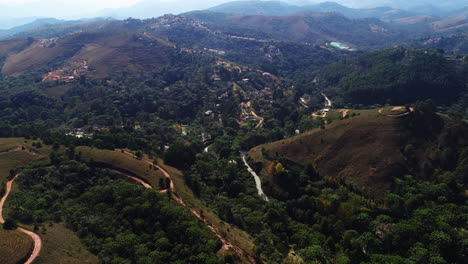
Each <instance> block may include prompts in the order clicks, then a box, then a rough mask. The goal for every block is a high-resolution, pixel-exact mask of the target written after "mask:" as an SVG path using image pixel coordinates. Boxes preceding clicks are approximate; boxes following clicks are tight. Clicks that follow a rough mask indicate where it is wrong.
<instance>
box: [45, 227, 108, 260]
mask: <svg viewBox="0 0 468 264" xmlns="http://www.w3.org/2000/svg"><path fill="white" fill-rule="evenodd" d="M40 235H41V238H42V241H43V244H44V247H43V249H42V251H41V254H40V255H39V257H38V258H37V260H36V263H37V264H82V263H83V264H84V263H88V264H98V263H101V261H100V260H99V259H98V257H96V256H94V255H93V254H92V253H90V252H89V251H88V250H87V249H86V247H85V246H84V245H83V244H82V243H81V241H80V239H79V237H78V236H77V235H76V234H75V233H74V232H73V231H71V230H69V229H67V228H66V227H65V226H63V224H54V225H53V226H47V231H46V232H45V234H42V233H40Z"/></svg>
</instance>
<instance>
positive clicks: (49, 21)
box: [0, 18, 106, 39]
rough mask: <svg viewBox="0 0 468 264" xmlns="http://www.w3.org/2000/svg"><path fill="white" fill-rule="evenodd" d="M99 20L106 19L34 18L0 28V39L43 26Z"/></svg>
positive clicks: (71, 24)
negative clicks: (9, 26) (16, 24)
mask: <svg viewBox="0 0 468 264" xmlns="http://www.w3.org/2000/svg"><path fill="white" fill-rule="evenodd" d="M101 20H106V19H103V18H94V19H82V20H60V19H55V18H40V19H36V20H34V21H32V22H29V23H25V24H23V25H18V26H15V27H12V28H9V29H5V30H0V39H4V38H8V37H13V36H17V35H21V34H25V33H26V32H30V31H36V30H38V29H39V28H42V29H43V30H44V29H45V28H51V27H58V26H61V27H63V26H73V25H75V26H76V25H81V24H85V23H92V22H98V21H101Z"/></svg>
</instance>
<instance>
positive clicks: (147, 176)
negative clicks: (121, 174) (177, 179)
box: [75, 147, 165, 188]
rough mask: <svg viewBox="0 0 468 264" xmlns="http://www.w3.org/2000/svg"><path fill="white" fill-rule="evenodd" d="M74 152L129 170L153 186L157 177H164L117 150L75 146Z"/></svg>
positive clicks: (155, 185)
mask: <svg viewBox="0 0 468 264" xmlns="http://www.w3.org/2000/svg"><path fill="white" fill-rule="evenodd" d="M75 152H76V153H79V152H81V155H82V157H83V158H84V159H86V160H91V159H93V160H94V161H95V162H99V163H105V164H109V165H111V166H112V167H114V168H118V169H123V170H126V171H129V172H131V173H133V174H135V175H137V176H138V177H139V178H142V179H144V180H146V181H147V182H148V183H149V184H150V185H151V186H153V187H155V188H157V187H158V186H159V179H165V177H164V174H163V173H162V172H160V171H158V170H153V169H150V168H149V165H148V164H147V163H146V162H145V161H142V160H137V159H135V158H133V157H131V156H129V155H127V154H125V153H121V152H119V151H112V150H102V149H94V148H90V147H77V148H76V151H75Z"/></svg>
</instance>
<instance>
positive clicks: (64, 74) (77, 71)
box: [42, 60, 91, 82]
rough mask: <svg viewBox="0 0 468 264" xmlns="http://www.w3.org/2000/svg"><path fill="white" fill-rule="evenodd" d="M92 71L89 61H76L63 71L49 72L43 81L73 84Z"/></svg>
mask: <svg viewBox="0 0 468 264" xmlns="http://www.w3.org/2000/svg"><path fill="white" fill-rule="evenodd" d="M90 70H91V69H90V68H89V66H88V63H87V61H85V60H82V61H74V62H71V63H70V64H69V65H68V66H65V67H63V68H62V69H58V70H56V71H53V72H49V73H48V74H47V75H46V76H45V77H44V79H43V80H42V81H64V82H72V81H74V80H75V79H77V78H78V77H80V76H82V75H86V74H88V73H89V72H90Z"/></svg>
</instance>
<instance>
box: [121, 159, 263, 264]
mask: <svg viewBox="0 0 468 264" xmlns="http://www.w3.org/2000/svg"><path fill="white" fill-rule="evenodd" d="M116 151H120V152H122V151H123V152H124V153H125V154H127V155H130V156H132V157H134V158H137V157H136V156H135V155H134V154H133V153H131V152H129V151H127V150H116ZM142 160H143V161H144V162H146V163H148V164H150V165H152V166H154V167H156V168H158V169H159V170H160V171H161V172H162V173H163V174H164V176H165V177H166V178H168V179H169V180H170V188H169V189H170V190H171V193H172V198H173V199H174V200H175V201H176V202H177V203H179V204H180V205H182V206H184V207H185V208H187V209H189V211H190V212H191V213H192V214H193V215H194V216H195V217H197V218H198V219H200V221H202V222H203V223H204V224H205V225H206V226H207V227H208V228H209V229H210V230H211V231H212V232H213V233H214V234H215V235H216V236H217V237H218V239H219V240H220V241H221V243H222V244H223V249H225V250H227V249H232V250H234V251H235V252H236V253H237V254H238V256H239V257H240V258H241V259H242V260H243V261H244V263H257V262H256V261H255V259H254V258H253V257H252V256H250V255H249V254H247V253H246V252H245V251H244V250H242V249H241V248H240V247H238V246H236V245H233V244H232V243H231V242H230V241H229V240H227V238H225V237H224V236H223V235H222V234H221V232H220V231H219V230H218V229H217V228H216V227H215V226H214V225H213V224H211V223H209V222H208V220H206V219H205V218H204V217H202V216H201V215H200V213H199V212H197V211H196V210H195V209H194V208H190V207H188V206H187V205H186V204H185V202H184V201H183V200H182V198H181V197H180V196H179V195H178V194H177V193H176V192H175V186H174V180H173V179H172V176H171V174H169V172H167V171H166V170H165V169H164V168H162V167H160V166H158V165H156V164H154V163H153V162H151V161H150V160H147V159H142ZM119 173H120V172H119ZM131 178H132V179H133V178H135V177H131ZM137 179H138V178H137ZM138 182H140V183H141V180H140V179H138ZM150 187H151V186H150Z"/></svg>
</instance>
